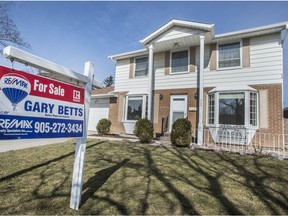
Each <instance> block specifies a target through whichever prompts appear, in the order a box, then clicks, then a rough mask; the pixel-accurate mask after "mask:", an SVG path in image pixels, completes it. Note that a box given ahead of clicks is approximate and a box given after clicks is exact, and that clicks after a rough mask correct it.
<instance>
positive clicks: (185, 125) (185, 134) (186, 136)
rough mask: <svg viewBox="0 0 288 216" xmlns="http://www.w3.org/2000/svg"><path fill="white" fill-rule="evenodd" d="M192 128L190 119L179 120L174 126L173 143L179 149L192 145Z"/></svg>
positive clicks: (172, 132)
mask: <svg viewBox="0 0 288 216" xmlns="http://www.w3.org/2000/svg"><path fill="white" fill-rule="evenodd" d="M191 127H192V125H191V122H190V121H189V120H188V119H186V118H180V119H177V120H176V121H175V122H174V123H173V125H172V131H171V135H170V138H171V143H172V144H174V145H176V146H179V147H188V146H189V145H190V143H191Z"/></svg>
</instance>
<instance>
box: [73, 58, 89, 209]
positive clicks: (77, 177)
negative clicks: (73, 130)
mask: <svg viewBox="0 0 288 216" xmlns="http://www.w3.org/2000/svg"><path fill="white" fill-rule="evenodd" d="M93 71H94V65H93V64H92V63H91V62H86V63H85V69H84V75H85V76H87V77H88V82H87V83H86V85H85V104H84V106H85V115H84V131H83V133H84V134H83V138H80V139H77V142H76V150H75V160H74V169H73V179H72V189H71V198H70V208H72V209H76V210H78V209H79V206H80V202H81V195H82V179H83V174H84V160H85V152H86V142H87V128H88V119H89V107H90V98H91V97H90V95H91V90H92V80H93Z"/></svg>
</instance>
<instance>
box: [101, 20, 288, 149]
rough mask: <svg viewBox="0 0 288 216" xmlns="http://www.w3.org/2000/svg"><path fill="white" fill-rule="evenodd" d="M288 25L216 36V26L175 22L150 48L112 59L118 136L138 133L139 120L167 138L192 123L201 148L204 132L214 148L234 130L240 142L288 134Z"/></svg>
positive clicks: (112, 114)
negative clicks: (286, 105)
mask: <svg viewBox="0 0 288 216" xmlns="http://www.w3.org/2000/svg"><path fill="white" fill-rule="evenodd" d="M287 24H288V22H285V23H277V24H273V25H268V26H261V27H257V28H252V29H245V30H239V31H235V32H229V33H225V34H218V35H217V34H215V33H214V28H215V26H214V24H205V23H198V22H191V21H184V20H176V19H173V20H171V21H169V22H168V23H166V24H165V25H163V26H162V27H160V28H159V29H157V30H156V31H154V32H152V33H151V34H150V35H148V36H147V37H146V38H144V39H143V40H141V41H140V42H141V43H142V44H143V46H144V48H143V49H141V50H136V51H132V52H127V53H121V54H117V55H112V56H110V57H109V58H110V59H112V60H113V61H115V63H116V71H115V88H114V90H113V92H112V93H113V95H114V96H115V95H117V96H115V97H111V94H109V95H110V96H109V98H110V99H109V100H110V102H109V115H108V117H109V119H110V120H111V122H112V127H111V131H112V132H114V133H127V134H132V133H133V129H134V126H135V122H136V121H137V119H139V118H148V119H151V120H152V121H153V122H154V128H155V133H161V130H163V128H167V130H168V131H170V130H171V126H172V124H173V122H174V121H175V120H176V119H178V118H186V117H187V118H188V119H189V120H190V121H191V123H192V126H193V127H194V128H198V143H199V144H201V142H202V138H201V137H202V136H203V128H206V129H209V131H210V133H211V137H212V138H213V139H214V141H217V140H218V141H219V140H220V141H221V139H222V138H221V134H223V133H224V132H225V131H226V132H227V131H228V132H230V133H229V134H230V137H231V134H232V139H235V140H236V141H235V142H236V143H249V141H250V140H251V139H252V137H253V135H254V133H255V132H256V131H259V130H260V131H265V132H269V133H278V134H280V133H283V117H282V110H283V43H284V39H285V36H286V32H285V31H287V29H288V25H287ZM100 97H101V96H100ZM102 98H103V97H102ZM233 131H234V132H233ZM235 131H238V132H239V131H240V133H236V132H235ZM243 131H244V133H245V134H246V135H245V139H244V138H243V137H239V136H241V134H242V132H243ZM239 134H240V135H239ZM233 136H237V137H234V138H233Z"/></svg>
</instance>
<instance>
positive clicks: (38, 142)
mask: <svg viewBox="0 0 288 216" xmlns="http://www.w3.org/2000/svg"><path fill="white" fill-rule="evenodd" d="M70 139H71V138H55V139H22V140H0V152H7V151H11V150H19V149H25V148H32V147H36V146H44V145H48V144H57V143H61V142H66V141H68V140H70Z"/></svg>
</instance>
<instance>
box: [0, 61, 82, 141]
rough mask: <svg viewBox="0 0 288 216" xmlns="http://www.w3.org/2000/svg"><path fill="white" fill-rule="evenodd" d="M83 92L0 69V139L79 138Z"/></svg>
mask: <svg viewBox="0 0 288 216" xmlns="http://www.w3.org/2000/svg"><path fill="white" fill-rule="evenodd" d="M83 122H84V89H83V88H80V87H77V86H73V85H70V84H67V83H63V82H59V81H56V80H52V79H49V78H46V77H43V76H38V75H34V74H30V73H26V72H22V71H16V70H11V69H10V68H7V67H3V66H0V139H29V138H55V137H83Z"/></svg>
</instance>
